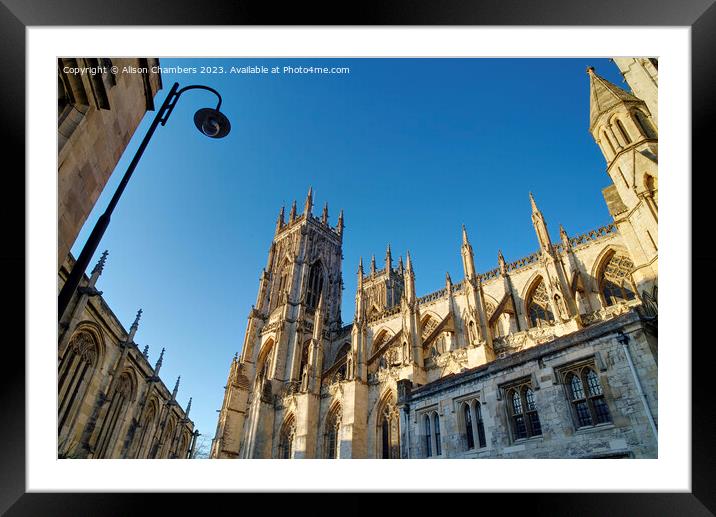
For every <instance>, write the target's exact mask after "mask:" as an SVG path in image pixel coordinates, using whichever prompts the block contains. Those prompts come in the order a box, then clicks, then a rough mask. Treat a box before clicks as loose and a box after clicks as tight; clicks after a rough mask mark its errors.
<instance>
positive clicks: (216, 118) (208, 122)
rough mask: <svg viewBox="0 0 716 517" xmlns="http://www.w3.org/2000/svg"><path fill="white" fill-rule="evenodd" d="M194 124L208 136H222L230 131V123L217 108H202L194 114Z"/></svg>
mask: <svg viewBox="0 0 716 517" xmlns="http://www.w3.org/2000/svg"><path fill="white" fill-rule="evenodd" d="M194 125H196V128H197V129H198V130H199V131H201V132H202V133H203V134H205V135H206V136H208V137H209V138H224V137H225V136H226V135H228V134H229V131H231V124H230V123H229V119H228V118H226V115H224V114H223V113H222V112H220V111H219V110H216V109H214V108H202V109H200V110H199V111H197V112H196V113H195V114H194Z"/></svg>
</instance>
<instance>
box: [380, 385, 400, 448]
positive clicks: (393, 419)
mask: <svg viewBox="0 0 716 517" xmlns="http://www.w3.org/2000/svg"><path fill="white" fill-rule="evenodd" d="M394 400H395V395H392V396H390V397H389V398H388V399H386V400H384V401H383V404H382V406H381V409H380V410H379V411H378V443H377V447H376V450H377V452H378V455H379V456H378V457H379V458H382V459H399V458H400V424H399V421H398V418H399V414H398V408H397V407H395V403H394V402H393V401H394Z"/></svg>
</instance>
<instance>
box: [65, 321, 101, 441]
mask: <svg viewBox="0 0 716 517" xmlns="http://www.w3.org/2000/svg"><path fill="white" fill-rule="evenodd" d="M97 355H98V354H97V344H96V343H95V339H94V337H93V336H92V334H90V333H89V332H87V331H80V332H78V333H77V334H76V335H75V336H74V337H73V338H72V340H71V341H70V344H69V345H68V347H67V349H66V350H65V355H64V356H63V357H62V361H60V365H59V370H58V379H59V380H58V385H57V389H58V395H59V401H60V402H59V408H58V416H57V417H58V430H59V431H61V430H62V427H63V426H64V425H65V423H66V422H67V421H68V420H69V418H68V417H69V416H70V414H71V413H72V414H74V413H75V412H76V408H77V407H79V405H80V404H81V402H82V399H83V398H84V394H85V392H86V391H87V386H88V385H89V381H90V379H91V378H92V374H93V373H94V370H95V366H96V365H97V362H98V361H97Z"/></svg>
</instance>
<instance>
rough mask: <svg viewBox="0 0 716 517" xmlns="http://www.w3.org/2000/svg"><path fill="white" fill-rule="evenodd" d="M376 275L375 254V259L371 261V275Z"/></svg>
mask: <svg viewBox="0 0 716 517" xmlns="http://www.w3.org/2000/svg"><path fill="white" fill-rule="evenodd" d="M374 273H375V253H374V254H373V257H372V258H371V259H370V274H371V275H372V274H374Z"/></svg>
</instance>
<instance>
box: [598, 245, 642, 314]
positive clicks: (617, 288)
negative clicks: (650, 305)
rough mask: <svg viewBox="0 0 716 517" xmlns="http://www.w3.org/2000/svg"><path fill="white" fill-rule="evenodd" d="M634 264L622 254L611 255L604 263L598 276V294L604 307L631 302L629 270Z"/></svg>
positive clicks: (631, 289) (631, 291)
mask: <svg viewBox="0 0 716 517" xmlns="http://www.w3.org/2000/svg"><path fill="white" fill-rule="evenodd" d="M633 268H634V264H633V262H632V261H631V259H629V257H627V256H626V255H625V254H624V253H622V252H616V253H613V254H612V255H611V256H610V257H609V258H608V259H607V261H606V263H605V265H604V266H603V268H602V274H601V275H600V276H601V278H600V282H599V284H600V292H601V294H602V297H603V299H604V304H605V306H609V305H614V304H616V303H619V302H626V301H629V300H633V299H634V298H635V295H634V287H633V285H632V283H631V270H632V269H633Z"/></svg>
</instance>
